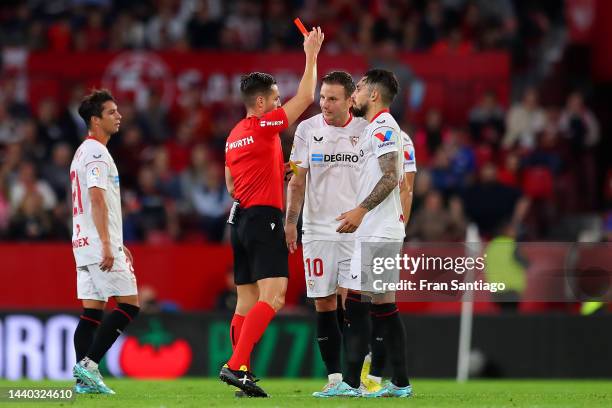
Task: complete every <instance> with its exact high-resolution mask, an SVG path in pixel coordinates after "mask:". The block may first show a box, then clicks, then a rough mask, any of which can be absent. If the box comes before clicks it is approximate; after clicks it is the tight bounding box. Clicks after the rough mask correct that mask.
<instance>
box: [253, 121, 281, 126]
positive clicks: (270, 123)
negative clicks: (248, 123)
mask: <svg viewBox="0 0 612 408" xmlns="http://www.w3.org/2000/svg"><path fill="white" fill-rule="evenodd" d="M283 123H285V121H284V120H261V121H259V126H261V127H266V126H280V125H282V124H283Z"/></svg>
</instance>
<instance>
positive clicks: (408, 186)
mask: <svg viewBox="0 0 612 408" xmlns="http://www.w3.org/2000/svg"><path fill="white" fill-rule="evenodd" d="M415 174H416V173H414V172H410V173H404V179H403V180H402V183H401V184H400V201H401V203H402V212H403V214H404V225H407V224H408V220H409V219H410V211H411V210H412V189H413V186H414V176H415Z"/></svg>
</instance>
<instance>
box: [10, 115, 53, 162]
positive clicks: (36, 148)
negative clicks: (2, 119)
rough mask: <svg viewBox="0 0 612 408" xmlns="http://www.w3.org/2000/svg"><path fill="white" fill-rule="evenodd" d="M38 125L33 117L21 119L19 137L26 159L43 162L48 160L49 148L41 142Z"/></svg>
mask: <svg viewBox="0 0 612 408" xmlns="http://www.w3.org/2000/svg"><path fill="white" fill-rule="evenodd" d="M38 135H39V134H38V126H37V125H36V122H35V121H34V120H31V119H27V120H24V121H21V122H20V123H19V125H18V127H17V138H18V140H19V141H20V142H21V143H20V144H19V146H20V151H21V155H22V156H23V158H24V159H26V160H30V161H32V162H34V163H42V162H44V161H45V160H47V149H46V146H45V145H44V144H43V143H39V139H38Z"/></svg>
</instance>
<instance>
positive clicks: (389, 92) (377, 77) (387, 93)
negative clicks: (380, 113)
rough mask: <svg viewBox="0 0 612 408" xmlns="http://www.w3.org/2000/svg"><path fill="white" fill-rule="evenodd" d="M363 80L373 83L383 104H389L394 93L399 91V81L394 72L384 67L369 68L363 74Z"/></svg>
mask: <svg viewBox="0 0 612 408" xmlns="http://www.w3.org/2000/svg"><path fill="white" fill-rule="evenodd" d="M364 78H365V80H364V82H365V83H366V84H368V85H374V86H376V87H377V88H378V91H379V92H380V97H381V99H382V102H383V103H384V104H385V105H391V102H393V99H395V95H397V93H398V92H399V82H398V81H397V78H396V77H395V74H394V73H393V72H391V71H387V70H386V69H371V70H369V71H368V72H366V73H365V75H364Z"/></svg>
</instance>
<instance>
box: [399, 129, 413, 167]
mask: <svg viewBox="0 0 612 408" xmlns="http://www.w3.org/2000/svg"><path fill="white" fill-rule="evenodd" d="M402 142H403V144H404V173H416V171H417V168H416V156H415V153H414V144H413V143H412V139H410V136H408V133H406V132H404V131H403V130H402ZM401 176H402V177H403V174H402V175H401Z"/></svg>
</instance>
